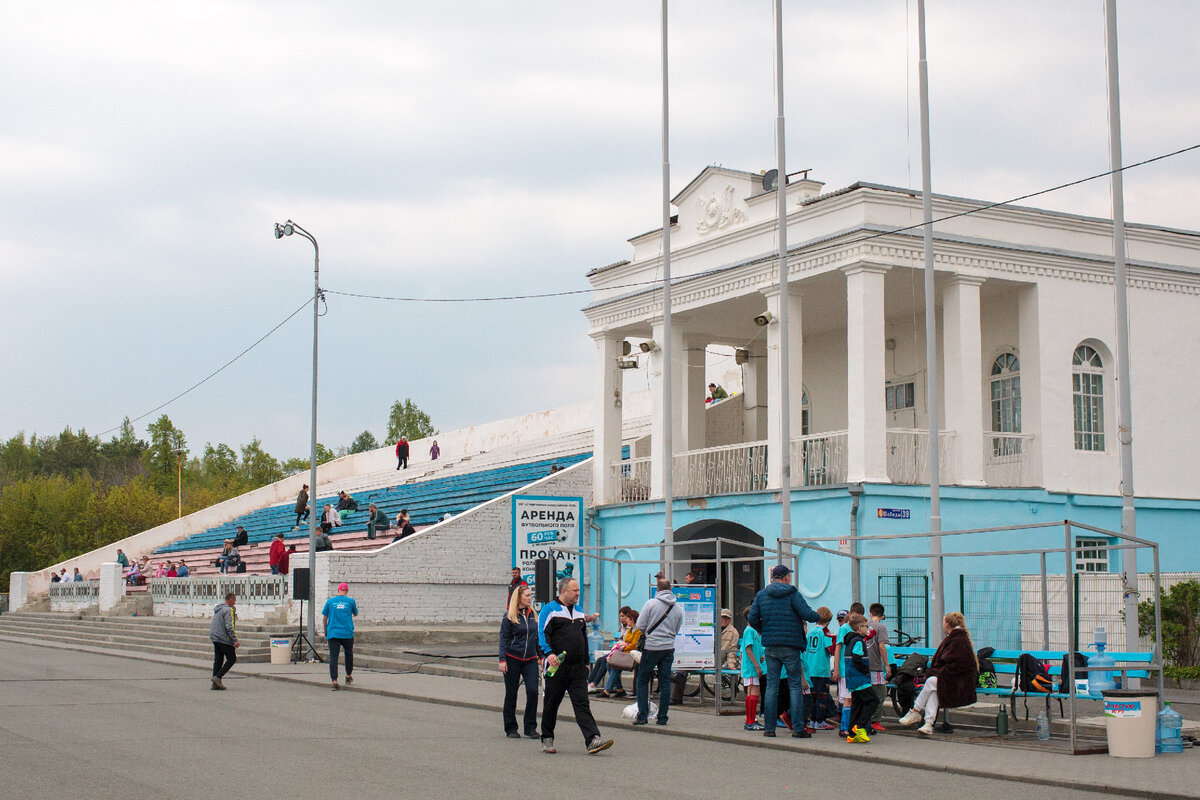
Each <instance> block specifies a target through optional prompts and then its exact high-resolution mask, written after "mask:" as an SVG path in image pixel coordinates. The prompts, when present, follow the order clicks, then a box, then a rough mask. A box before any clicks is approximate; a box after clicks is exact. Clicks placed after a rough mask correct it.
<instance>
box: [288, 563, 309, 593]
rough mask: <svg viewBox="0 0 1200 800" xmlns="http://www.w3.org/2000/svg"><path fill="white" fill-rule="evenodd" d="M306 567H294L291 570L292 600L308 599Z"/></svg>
mask: <svg viewBox="0 0 1200 800" xmlns="http://www.w3.org/2000/svg"><path fill="white" fill-rule="evenodd" d="M308 588H309V587H308V567H296V568H295V569H293V570H292V599H293V600H307V599H308Z"/></svg>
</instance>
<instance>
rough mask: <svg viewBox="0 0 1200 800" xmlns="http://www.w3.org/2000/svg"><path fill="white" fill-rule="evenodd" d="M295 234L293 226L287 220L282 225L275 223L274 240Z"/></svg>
mask: <svg viewBox="0 0 1200 800" xmlns="http://www.w3.org/2000/svg"><path fill="white" fill-rule="evenodd" d="M295 232H296V228H295V224H294V223H293V222H292V221H291V220H290V219H289V220H288V221H287V222H284V223H282V224H280V223H278V222H276V223H275V238H276V239H282V238H283V237H285V236H291V235H292V234H293V233H295Z"/></svg>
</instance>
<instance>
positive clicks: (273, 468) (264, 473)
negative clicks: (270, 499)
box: [242, 436, 284, 489]
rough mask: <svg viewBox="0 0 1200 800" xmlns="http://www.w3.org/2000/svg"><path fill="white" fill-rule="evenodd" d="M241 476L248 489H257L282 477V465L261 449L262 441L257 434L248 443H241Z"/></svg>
mask: <svg viewBox="0 0 1200 800" xmlns="http://www.w3.org/2000/svg"><path fill="white" fill-rule="evenodd" d="M242 476H243V478H244V479H245V481H246V484H247V486H246V488H248V489H257V488H258V487H260V486H266V485H267V484H268V483H274V482H275V481H278V480H282V479H283V477H284V474H283V467H281V466H280V465H279V461H277V460H276V459H275V458H274V457H273V456H272V455H271V454H270V453H268V452H267V451H266V450H263V447H262V442H261V441H259V438H258V437H257V436H255V437H254V438H253V439H251V440H250V444H246V445H242Z"/></svg>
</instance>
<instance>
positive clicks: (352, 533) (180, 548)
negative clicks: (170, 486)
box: [151, 443, 590, 575]
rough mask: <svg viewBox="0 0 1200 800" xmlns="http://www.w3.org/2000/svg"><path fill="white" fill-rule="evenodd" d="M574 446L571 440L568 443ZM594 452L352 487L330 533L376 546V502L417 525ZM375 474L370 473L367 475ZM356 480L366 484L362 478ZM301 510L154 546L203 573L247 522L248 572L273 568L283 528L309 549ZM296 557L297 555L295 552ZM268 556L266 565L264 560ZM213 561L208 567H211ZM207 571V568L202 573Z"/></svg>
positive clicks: (345, 544)
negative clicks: (350, 505)
mask: <svg viewBox="0 0 1200 800" xmlns="http://www.w3.org/2000/svg"><path fill="white" fill-rule="evenodd" d="M564 444H567V445H568V446H569V444H570V443H564ZM589 456H590V453H588V452H578V451H577V452H574V453H562V454H559V455H555V456H552V457H548V458H547V457H544V456H543V457H542V458H539V459H537V460H533V461H529V460H526V461H521V460H520V453H512V452H509V453H505V454H498V455H497V456H492V457H491V460H492V461H493V463H496V462H499V463H501V464H503V463H504V462H505V461H513V462H515V463H507V464H504V465H502V466H492V467H490V468H485V469H479V468H478V465H479V463H480V461H487V460H489V459H488V458H487V457H486V456H485V457H483V458H480V459H478V460H474V461H473V463H472V466H474V467H475V470H474V471H464V467H463V466H462V465H463V464H464V462H466V461H467V459H459V460H457V461H455V462H454V466H451V467H450V468H449V469H447V472H450V473H454V474H448V475H446V476H444V477H434V478H426V479H425V480H420V476H413V478H414V480H413V482H409V483H404V484H400V485H392V486H388V487H378V488H370V487H369V486H367V487H365V488H362V487H360V488H355V489H351V490H348V491H350V493H351V495H352V496H353V497H354V499H355V500H356V501H357V503H358V506H359V511H356V512H352V513H350V514H348V515H346V517H345V519H344V520H343V522H342V525H341V526H340V527H336V528H334V529H333V530H332V531H331V532H330V538H331V539H332V540H333V542H334V547H335V549H338V550H345V549H370V548H374V547H380V546H382V545H384V544H387V543H388V542H390V541H391V535H390V534H387V533H384V532H382V531H381V532H380V534H379V538H377V539H375V540H373V541H372V540H368V539H366V524H367V518H368V513H367V507H368V505H369V504H370V503H375V504H376V505H377V506H378V507H379V508H380V510H382V511H383V513H384V514H385V515H387V517H388V519H389V520H391V521H394V520H395V517H396V515H397V514H398V513H399V511H400V509H401V508H407V509H408V512H409V518H410V519H411V520H412V523H413V525H414V526H415V527H418V528H420V527H422V526H427V525H431V524H433V523H435V522H437V521H439V520H440V519H442V517H443V516H444V515H445V514H450V515H452V516H453V515H457V514H461V513H462V512H464V511H467V510H468V509H471V508H474V507H475V506H478V505H480V504H481V503H485V502H487V501H488V500H491V499H493V498H496V497H499V496H501V495H503V494H505V493H507V492H511V491H513V490H515V489H519V488H520V487H522V486H524V485H526V484H528V483H531V482H532V481H534V480H537V479H538V478H541V477H543V476H545V475H547V474H548V473H549V472H550V470H551V468H552V467H553V466H558V467H569V466H571V465H573V464H577V463H579V462H580V461H582V460H584V459H586V458H588V457H589ZM396 476H397V471H396V470H392V471H391V472H390V478H391V482H392V483H393V484H395V481H396ZM363 477H364V478H365V477H370V476H363ZM356 483H360V484H361V483H366V482H365V481H356ZM326 504H330V505H333V506H334V507H335V508H336V506H337V496H336V494H326V495H324V496H318V499H317V502H316V505H315V508H316V511H317V514H318V515H319V514H320V513H321V512H322V511H323V510H324V508H325V505H326ZM295 522H296V512H295V510H294V503H286V504H280V505H274V506H270V507H268V508H263V509H259V510H257V511H253V512H251V513H249V514H244V515H242V516H241V517H238V518H237V519H234V520H231V521H229V522H227V523H224V524H222V525H217V526H214V527H211V528H208V529H207V530H204V531H200V532H199V533H196V534H193V535H191V536H188V537H186V538H184V539H181V540H179V541H176V542H172V543H171V544H168V545H166V546H164V547H160V548H158V549H157V550H155V551H154V553H153V555H152V556H151V558H152V561H153V563H154V564H155V565H157V563H158V561H161V560H169V559H177V558H183V559H185V560H186V561H187V563H188V567H189V568H190V569H192V570H193V571H192V574H193V575H195V574H198V573H197V571H196V570H197V567H199V568H201V569H204V570H205V572H207V571H208V569H209V568H211V569H212V570H213V571H215V568H213V567H212V563H213V561H214V560H215V559H216V557H217V555H218V554H219V553H220V551H221V548H222V546H223V544H224V542H225V540H226V539H232V538H233V537H234V535H235V533H236V531H237V526H238V525H241V526H242V527H243V528H245V529H246V533H247V535H248V537H249V544H248V545H247V546H243V547H241V548H239V551H240V555H241V557H242V558H243V560H246V562H247V572H267V571H269V568H268V567H267V566H266V559H267V549H268V545H269V542H270V540H271V539H273V538H274V537H275V535H276V534H278V533H283V534H284V535H285V539H284V541H285V543H286V544H289V545H291V544H295V545H296V549H297V554H299V553H300V552H301V551H305V552H306V551H307V548H308V524H307V523H303V524H302V525H301V527H300V529H299V530H295V529H294V525H295ZM293 557H294V556H293ZM260 560H261V561H262V564H261V565H260V564H259V563H258V562H259V561H260ZM205 565H207V566H205ZM201 574H203V573H201Z"/></svg>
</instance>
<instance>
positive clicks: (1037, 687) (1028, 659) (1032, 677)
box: [1013, 653, 1054, 694]
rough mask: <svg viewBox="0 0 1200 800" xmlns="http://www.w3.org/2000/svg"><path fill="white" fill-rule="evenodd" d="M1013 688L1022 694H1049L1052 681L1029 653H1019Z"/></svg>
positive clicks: (1042, 666) (1052, 688)
mask: <svg viewBox="0 0 1200 800" xmlns="http://www.w3.org/2000/svg"><path fill="white" fill-rule="evenodd" d="M1013 688H1014V689H1020V690H1021V691H1022V692H1034V693H1037V692H1041V693H1044V694H1049V693H1051V692H1053V691H1054V681H1053V680H1051V678H1050V673H1049V672H1047V671H1046V666H1045V665H1044V664H1043V663H1042V662H1041V661H1038V660H1037V659H1036V658H1034V657H1033V655H1031V654H1030V653H1021V657H1020V658H1018V659H1017V677H1016V680H1015V681H1014V683H1013Z"/></svg>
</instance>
